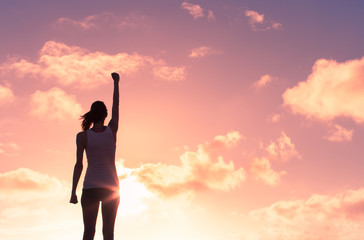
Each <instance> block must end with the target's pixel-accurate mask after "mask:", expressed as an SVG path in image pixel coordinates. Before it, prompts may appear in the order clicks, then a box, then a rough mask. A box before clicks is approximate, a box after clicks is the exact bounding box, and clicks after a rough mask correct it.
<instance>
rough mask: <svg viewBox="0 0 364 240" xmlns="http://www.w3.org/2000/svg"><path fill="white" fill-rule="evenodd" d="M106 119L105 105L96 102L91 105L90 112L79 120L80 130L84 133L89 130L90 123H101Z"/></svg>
mask: <svg viewBox="0 0 364 240" xmlns="http://www.w3.org/2000/svg"><path fill="white" fill-rule="evenodd" d="M106 117H107V109H106V106H105V104H104V103H103V102H101V101H96V102H94V103H93V104H92V105H91V109H90V111H89V112H87V113H85V114H84V115H83V116H81V119H83V120H82V129H83V130H84V131H86V130H87V129H89V128H90V126H91V123H97V122H102V123H103V122H104V120H105V118H106Z"/></svg>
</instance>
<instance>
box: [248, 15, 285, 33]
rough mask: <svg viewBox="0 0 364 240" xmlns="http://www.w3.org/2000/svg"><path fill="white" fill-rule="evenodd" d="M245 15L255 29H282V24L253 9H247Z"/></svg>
mask: <svg viewBox="0 0 364 240" xmlns="http://www.w3.org/2000/svg"><path fill="white" fill-rule="evenodd" d="M245 16H246V17H247V18H248V19H249V25H250V27H251V28H252V29H253V31H267V30H271V29H274V30H280V29H282V24H280V23H278V22H275V21H273V20H267V19H266V18H265V17H264V14H260V13H258V12H256V11H253V10H246V11H245Z"/></svg>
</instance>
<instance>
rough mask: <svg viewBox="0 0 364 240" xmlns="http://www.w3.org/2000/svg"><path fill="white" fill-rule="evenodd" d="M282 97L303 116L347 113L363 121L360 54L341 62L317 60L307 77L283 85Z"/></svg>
mask: <svg viewBox="0 0 364 240" xmlns="http://www.w3.org/2000/svg"><path fill="white" fill-rule="evenodd" d="M283 100H284V104H285V105H286V106H288V107H290V108H291V109H292V111H293V112H294V113H296V114H301V115H303V116H305V117H307V118H314V119H318V120H322V121H332V120H334V119H335V118H337V117H349V118H352V119H353V120H354V121H356V122H357V123H362V122H364V111H362V109H364V57H363V58H361V59H355V60H349V61H346V62H342V63H340V62H337V61H335V60H327V59H319V60H317V61H316V63H315V64H314V66H313V68H312V73H311V74H310V75H309V76H308V78H307V80H306V81H303V82H300V83H298V84H297V85H296V86H295V87H293V88H290V89H287V90H286V91H285V92H284V94H283Z"/></svg>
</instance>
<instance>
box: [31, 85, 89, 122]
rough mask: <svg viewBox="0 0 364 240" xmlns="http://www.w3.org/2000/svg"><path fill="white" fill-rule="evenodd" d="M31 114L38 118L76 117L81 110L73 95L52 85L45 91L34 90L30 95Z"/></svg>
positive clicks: (59, 118) (60, 118)
mask: <svg viewBox="0 0 364 240" xmlns="http://www.w3.org/2000/svg"><path fill="white" fill-rule="evenodd" d="M30 104H31V108H32V109H31V114H32V115H34V116H37V117H40V118H49V119H57V120H65V119H68V118H72V119H78V118H79V117H80V116H81V114H82V112H83V110H82V107H81V105H80V104H79V103H77V101H76V98H75V96H71V95H68V94H67V93H65V92H64V91H63V90H61V89H59V88H57V87H54V88H52V89H50V90H48V91H47V92H42V91H36V92H35V93H34V94H32V96H31V103H30Z"/></svg>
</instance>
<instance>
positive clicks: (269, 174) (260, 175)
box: [250, 157, 286, 186]
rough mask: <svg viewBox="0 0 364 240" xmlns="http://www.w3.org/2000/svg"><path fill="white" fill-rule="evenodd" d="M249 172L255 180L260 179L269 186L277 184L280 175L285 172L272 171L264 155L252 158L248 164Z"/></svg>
mask: <svg viewBox="0 0 364 240" xmlns="http://www.w3.org/2000/svg"><path fill="white" fill-rule="evenodd" d="M250 172H251V173H252V174H253V176H254V178H255V179H256V180H258V181H262V182H264V183H266V184H268V185H271V186H274V185H277V184H278V183H279V182H280V180H281V176H282V175H285V174H286V172H285V171H281V172H276V171H274V170H273V169H272V167H271V164H270V161H269V159H267V158H266V157H261V158H254V160H253V162H252V164H251V166H250Z"/></svg>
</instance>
